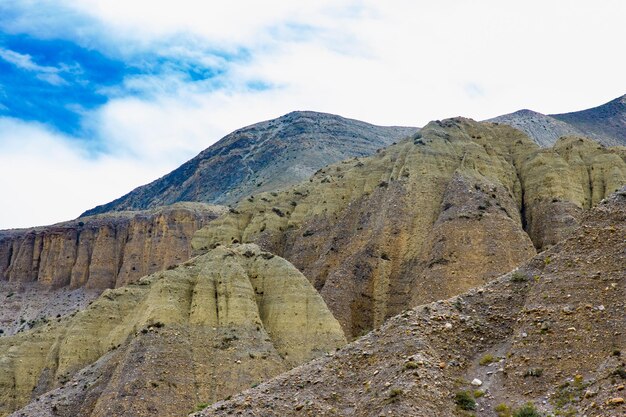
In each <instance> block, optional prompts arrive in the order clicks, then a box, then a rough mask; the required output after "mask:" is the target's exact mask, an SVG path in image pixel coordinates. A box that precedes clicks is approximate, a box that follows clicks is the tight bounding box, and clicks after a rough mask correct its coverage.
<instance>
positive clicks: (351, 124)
mask: <svg viewBox="0 0 626 417" xmlns="http://www.w3.org/2000/svg"><path fill="white" fill-rule="evenodd" d="M417 130H418V129H417V128H414V127H381V126H374V125H370V124H368V123H365V122H360V121H358V120H352V119H345V118H343V117H339V116H335V115H331V114H325V113H316V112H310V111H306V112H293V113H289V114H287V115H285V116H282V117H279V118H278V119H274V120H269V121H266V122H261V123H257V124H254V125H252V126H248V127H245V128H243V129H239V130H236V131H235V132H233V133H231V134H229V135H227V136H225V137H224V138H223V139H221V140H220V141H219V142H217V143H216V144H214V145H213V146H211V147H209V148H208V149H206V150H204V151H202V152H201V153H200V154H199V155H198V156H196V157H195V158H193V159H192V160H190V161H188V162H186V163H185V164H183V165H182V166H181V167H180V168H177V169H176V170H174V171H172V172H171V173H169V174H167V175H166V176H164V177H163V178H160V179H158V180H156V181H154V182H152V183H150V184H148V185H144V186H142V187H139V188H137V189H135V190H133V191H131V192H130V193H128V194H126V195H125V196H123V197H121V198H119V199H117V200H115V201H112V202H110V203H108V204H104V205H102V206H98V207H96V208H94V209H92V210H89V211H87V212H85V213H84V214H83V216H86V215H92V214H98V213H105V212H109V211H119V210H142V209H146V208H151V207H156V206H162V205H168V204H172V203H175V202H178V201H200V202H207V203H215V204H231V203H235V202H236V201H238V200H239V199H241V198H243V197H245V196H248V195H250V194H252V193H257V192H260V191H269V190H275V189H278V188H284V187H287V186H289V185H291V184H296V183H298V182H299V181H303V180H305V179H307V178H308V177H309V176H310V175H311V174H313V172H314V171H315V170H317V169H319V168H321V167H323V166H325V165H328V164H330V163H334V162H337V161H341V160H343V159H346V158H350V157H354V156H365V155H371V154H372V153H374V152H375V151H376V149H378V148H382V147H385V146H387V145H390V144H391V143H392V142H394V141H396V140H399V139H402V138H405V137H407V136H410V135H412V134H413V133H415V132H416V131H417Z"/></svg>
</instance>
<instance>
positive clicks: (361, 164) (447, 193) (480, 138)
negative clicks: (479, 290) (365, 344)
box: [192, 118, 626, 338]
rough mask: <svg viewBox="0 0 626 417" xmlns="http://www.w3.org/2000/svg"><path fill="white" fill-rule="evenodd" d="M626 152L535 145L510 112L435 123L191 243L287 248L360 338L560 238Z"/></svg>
mask: <svg viewBox="0 0 626 417" xmlns="http://www.w3.org/2000/svg"><path fill="white" fill-rule="evenodd" d="M625 159H626V153H625V152H624V149H623V148H604V147H602V146H600V145H598V144H597V143H595V142H593V141H590V140H587V139H583V138H565V139H562V140H560V141H559V142H557V144H556V145H555V146H554V147H553V148H551V149H541V148H539V147H538V146H537V145H536V144H535V143H533V142H532V141H531V140H530V139H529V138H528V137H527V136H526V135H524V134H523V133H522V132H520V131H518V130H516V129H513V128H511V127H509V126H506V125H495V124H491V123H477V122H474V121H471V120H468V119H461V118H457V119H450V120H445V121H443V122H439V121H438V122H432V123H429V124H428V125H427V126H425V127H424V128H423V129H422V130H421V131H420V133H418V134H417V135H416V136H414V137H413V138H411V139H408V140H404V141H401V142H399V143H398V144H396V145H392V146H390V147H388V148H386V149H384V150H381V151H379V152H378V153H377V154H376V155H374V156H372V157H369V158H364V159H358V158H355V159H352V160H347V161H343V162H341V163H339V164H335V165H331V166H328V167H325V168H323V169H321V170H319V171H318V172H317V173H316V174H315V175H314V176H313V177H312V178H311V179H310V180H309V181H308V182H304V183H301V184H299V185H296V186H294V187H292V188H291V189H288V190H285V191H282V192H270V193H261V194H256V195H253V196H250V197H249V198H247V199H245V200H244V201H242V202H241V203H240V204H239V205H238V206H237V207H236V208H235V209H233V210H232V211H231V212H230V213H228V214H226V215H225V216H222V217H221V218H220V219H218V220H216V221H215V222H213V223H211V224H210V225H209V226H207V227H205V228H203V229H201V230H199V231H198V232H197V233H196V235H195V237H194V239H193V241H192V244H193V245H194V247H195V248H196V249H197V250H200V251H201V250H206V249H207V248H211V247H213V246H214V245H216V244H229V243H231V242H256V243H258V244H259V245H260V246H262V247H263V248H265V249H266V250H270V251H272V252H273V253H276V254H279V255H280V256H283V257H285V258H286V259H288V260H289V261H291V262H292V263H293V264H294V265H295V266H296V267H297V268H298V269H299V270H300V271H302V272H303V273H304V275H305V276H306V277H307V278H309V280H310V281H311V282H312V283H313V285H314V286H315V288H317V289H318V290H319V291H320V293H321V294H322V296H323V297H324V299H325V301H326V303H327V304H328V305H329V307H330V309H331V310H332V312H333V314H334V315H335V317H337V319H338V320H339V322H340V323H341V324H342V326H343V328H344V331H345V332H346V334H347V335H348V337H350V338H353V337H355V336H357V335H359V334H362V333H363V332H365V331H368V330H370V329H372V328H374V327H376V326H379V325H381V324H382V323H383V322H384V320H385V319H386V318H388V317H390V316H392V315H394V314H397V313H399V312H400V311H402V310H404V309H406V308H407V307H409V306H412V305H417V304H420V303H425V302H430V301H433V300H437V299H442V298H448V297H451V296H454V295H456V294H459V293H461V292H463V291H466V290H468V289H469V288H472V287H475V286H478V285H482V284H484V283H485V282H487V281H489V280H491V279H493V278H495V277H497V276H499V275H500V274H502V273H505V272H507V271H509V270H511V269H512V268H514V267H515V266H517V265H519V264H520V263H521V262H523V261H524V260H526V259H528V258H529V257H531V256H533V255H534V254H535V253H536V250H537V249H539V250H543V249H545V248H547V247H549V246H550V245H552V244H554V243H556V242H557V241H559V240H560V239H561V238H563V237H564V236H566V235H567V234H568V233H570V232H571V231H572V230H574V229H575V228H576V226H577V225H578V221H579V218H580V216H581V214H582V212H583V210H585V209H588V208H590V207H591V206H592V205H593V204H596V203H597V202H598V201H600V199H602V198H603V197H605V196H606V195H608V194H609V193H611V192H613V191H615V190H617V189H618V188H619V187H620V186H621V185H622V184H624V183H626V163H625Z"/></svg>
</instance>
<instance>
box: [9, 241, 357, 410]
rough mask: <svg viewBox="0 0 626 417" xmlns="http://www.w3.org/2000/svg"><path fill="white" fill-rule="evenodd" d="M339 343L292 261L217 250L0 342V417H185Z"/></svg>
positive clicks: (252, 250) (254, 251) (249, 250)
mask: <svg viewBox="0 0 626 417" xmlns="http://www.w3.org/2000/svg"><path fill="white" fill-rule="evenodd" d="M344 344H345V337H344V335H343V333H342V331H341V327H340V326H339V323H338V322H337V321H336V320H335V319H334V318H333V316H332V314H331V313H330V311H329V310H328V308H327V307H326V305H325V304H324V301H323V300H322V298H321V297H320V296H319V295H318V294H317V292H316V291H315V289H314V288H313V287H312V286H311V285H310V284H309V282H308V281H307V280H306V278H305V277H304V276H303V275H302V274H301V273H300V272H298V270H297V269H295V268H294V267H293V266H292V265H291V264H289V263H288V262H287V261H285V260H284V259H282V258H279V257H277V256H274V255H272V254H270V253H267V252H263V251H261V250H260V249H259V248H258V247H257V246H255V245H235V246H234V247H230V248H227V247H220V248H217V249H214V250H212V251H210V252H209V253H207V254H205V255H203V256H201V257H197V258H194V259H192V260H190V261H188V262H186V263H184V264H182V265H180V266H178V267H177V268H175V269H172V270H169V271H164V272H159V273H156V274H153V275H151V276H149V277H146V278H142V279H141V280H140V281H139V282H138V283H135V284H131V285H128V286H125V287H123V288H118V289H115V290H106V291H105V292H104V293H103V294H102V296H101V297H99V298H98V299H97V300H96V301H95V302H94V303H92V304H91V305H90V306H89V307H88V308H87V309H85V310H84V311H81V312H79V313H77V314H76V315H74V316H72V317H67V318H62V319H59V321H58V322H53V323H52V322H49V323H47V324H43V325H41V326H39V327H37V328H35V329H33V330H31V331H27V332H24V333H20V334H19V335H16V336H12V337H6V338H2V339H0V415H5V414H7V413H9V412H11V411H13V410H16V409H18V408H20V407H23V406H25V405H26V404H28V403H29V402H30V401H32V400H34V399H35V398H36V397H37V396H39V395H41V394H43V393H45V392H48V391H50V390H51V389H54V390H53V391H51V392H49V393H48V394H46V395H44V396H43V397H42V398H39V399H37V401H33V402H32V403H31V405H30V406H29V407H28V408H26V409H25V410H23V411H22V412H18V413H16V414H15V415H28V416H32V415H56V416H77V415H81V416H126V415H133V416H144V415H145V416H147V415H155V413H158V414H159V415H183V414H185V413H187V412H191V411H193V410H194V408H195V407H196V405H198V404H200V403H205V404H206V403H210V402H213V401H216V400H218V399H221V398H225V397H226V396H228V395H231V394H234V393H236V392H238V391H241V390H242V389H245V388H248V387H250V386H251V385H253V384H255V383H259V382H261V381H263V380H266V379H268V378H270V377H272V376H274V375H276V374H278V373H281V372H284V371H286V370H287V369H289V368H291V367H293V366H296V365H299V364H301V363H303V362H305V361H308V360H311V359H312V358H315V357H317V356H319V355H322V354H324V353H326V352H329V351H333V350H335V349H336V348H339V347H341V346H342V345H344ZM90 364H91V366H88V365H90ZM86 366H88V367H87V368H85V367H86ZM83 368H84V369H83ZM81 369H82V371H81Z"/></svg>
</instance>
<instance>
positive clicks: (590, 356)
mask: <svg viewBox="0 0 626 417" xmlns="http://www.w3.org/2000/svg"><path fill="white" fill-rule="evenodd" d="M625 236H626V187H625V188H623V189H622V190H621V192H619V193H617V194H616V195H613V196H611V197H610V198H609V199H608V200H607V201H605V202H603V203H602V204H600V205H599V206H598V207H596V208H595V209H593V210H592V211H591V213H590V214H588V215H587V216H586V219H585V220H584V222H583V225H582V227H580V228H579V229H577V230H576V231H575V232H574V233H573V234H572V235H571V236H570V237H569V238H568V239H566V240H565V241H563V242H561V243H559V244H557V245H555V246H553V247H552V248H550V249H549V250H548V251H546V252H544V253H542V254H540V255H537V256H536V257H535V258H533V259H532V260H530V261H528V262H527V263H525V264H524V265H523V266H521V267H520V268H519V269H518V270H516V271H514V272H512V273H509V274H506V275H505V276H503V277H501V278H499V279H497V280H495V281H493V282H491V283H489V284H487V285H486V286H484V287H482V288H479V289H476V290H472V291H470V292H468V293H465V294H462V295H460V296H458V297H455V298H452V299H449V300H446V301H438V302H435V303H432V304H428V305H424V306H421V307H417V308H414V309H412V310H408V311H405V312H404V313H402V314H401V315H398V316H396V317H394V318H392V319H391V320H389V321H388V322H387V323H385V324H384V325H383V326H382V327H381V328H380V329H377V330H375V331H373V332H371V333H369V334H368V335H366V336H364V337H362V338H360V339H358V340H357V341H355V342H353V343H351V344H349V345H348V346H346V347H344V348H343V349H341V350H340V351H339V352H337V353H336V354H335V355H334V356H332V357H325V358H321V359H317V360H315V361H313V362H311V363H309V364H307V365H304V366H302V367H299V368H297V369H294V370H293V371H291V372H288V373H285V374H282V375H280V376H279V377H277V378H275V379H273V380H271V381H269V382H267V383H264V384H262V385H260V386H259V387H257V388H253V389H250V390H247V391H244V392H243V393H241V394H238V395H236V396H235V397H234V398H233V399H232V400H230V401H224V402H219V403H216V404H214V405H213V406H211V407H209V408H207V409H206V410H205V411H203V412H201V413H198V414H196V416H197V417H200V416H202V417H204V416H226V415H241V416H253V415H263V416H292V415H293V416H295V415H315V416H331V415H351V416H381V415H394V416H400V415H403V416H409V415H411V416H439V417H453V416H467V415H470V414H472V415H476V416H489V417H496V416H505V415H509V416H510V415H511V414H510V411H508V414H507V411H506V410H507V409H509V410H510V409H517V408H519V407H522V406H523V404H525V403H527V402H532V403H533V404H534V406H535V407H537V408H538V409H539V411H541V412H542V414H541V415H561V416H574V415H575V416H584V415H587V416H597V417H612V416H618V415H619V416H621V415H624V413H625V410H626V409H625V407H626V405H624V404H623V392H624V391H623V386H624V382H625V380H624V378H626V374H625V373H624V366H625V359H624V351H625V349H626V336H625V334H624V328H625V327H626V316H624V308H625V307H626V304H625V300H626V275H625V274H624V265H626V251H625V250H624V249H625V247H624V237H625ZM475 379H478V380H479V381H476V382H475V385H472V384H471V382H472V381H474V380H475ZM476 390H480V392H475V391H476ZM463 392H465V393H466V395H465V396H460V393H463ZM473 397H476V399H475V400H474V398H473ZM455 398H456V400H455ZM620 398H622V400H620ZM473 401H475V402H476V403H477V404H476V405H474V404H473ZM459 403H460V404H463V405H464V406H465V410H468V411H464V410H462V409H461V407H459V406H458V405H457V404H459ZM496 407H498V408H499V410H500V411H499V412H497V410H496ZM546 413H548V414H546ZM519 415H536V414H530V413H527V414H519Z"/></svg>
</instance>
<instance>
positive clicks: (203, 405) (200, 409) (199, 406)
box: [194, 403, 209, 411]
mask: <svg viewBox="0 0 626 417" xmlns="http://www.w3.org/2000/svg"><path fill="white" fill-rule="evenodd" d="M208 406H209V403H200V404H197V405H196V409H195V410H194V411H202V410H204V409H205V408H207V407H208Z"/></svg>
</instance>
